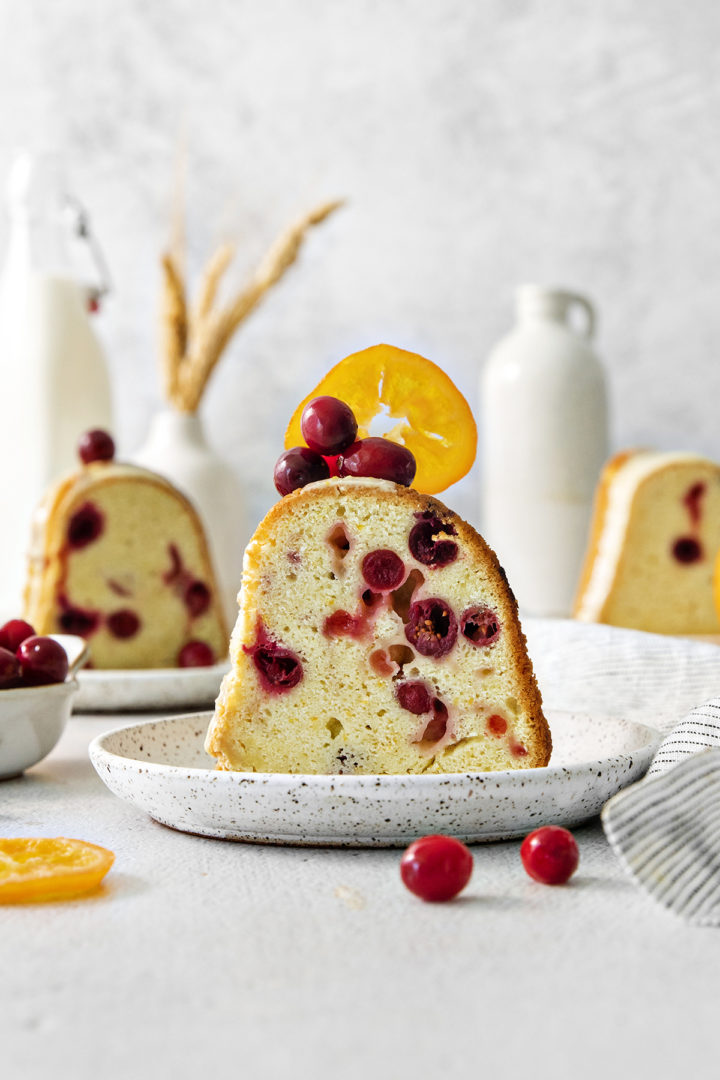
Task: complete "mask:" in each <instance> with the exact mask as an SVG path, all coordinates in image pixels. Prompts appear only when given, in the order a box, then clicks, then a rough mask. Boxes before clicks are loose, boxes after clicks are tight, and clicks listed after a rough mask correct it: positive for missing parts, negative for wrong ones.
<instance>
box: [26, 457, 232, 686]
mask: <svg viewBox="0 0 720 1080" xmlns="http://www.w3.org/2000/svg"><path fill="white" fill-rule="evenodd" d="M25 618H26V619H27V620H28V621H29V622H30V623H32V625H33V626H34V627H35V629H36V631H37V633H39V634H52V633H68V634H79V635H80V636H81V637H84V638H87V640H88V642H89V645H90V655H91V662H92V664H93V665H94V666H95V667H96V668H154V667H178V666H180V667H186V666H198V665H207V664H211V663H213V662H214V661H216V660H221V659H223V658H224V657H225V656H226V655H227V647H228V632H227V628H226V626H225V621H224V617H223V614H222V610H221V604H220V602H219V599H218V590H217V586H216V583H215V576H214V574H213V569H212V566H211V563H210V556H209V553H208V549H207V544H206V541H205V535H204V533H203V529H202V525H201V524H200V521H199V519H198V516H197V514H196V512H195V510H194V509H193V507H192V506H191V504H190V503H189V502H188V500H187V499H186V498H185V497H184V496H183V495H181V494H180V492H179V491H177V489H176V488H174V487H173V486H172V484H170V483H168V481H166V480H164V479H163V478H162V477H160V476H158V475H156V474H155V473H151V472H148V471H147V470H145V469H140V468H137V467H135V466H131V465H120V464H114V463H113V462H110V461H94V462H92V463H90V464H88V465H86V466H84V467H83V468H81V469H79V470H78V471H77V472H75V473H73V474H71V475H70V476H67V477H65V478H64V479H62V480H61V481H59V482H58V483H57V484H56V485H55V486H54V487H53V488H52V489H51V490H50V491H49V492H48V493H47V495H46V497H45V499H44V500H43V502H42V503H41V505H40V506H39V508H38V510H37V512H36V515H35V519H34V522H33V530H32V540H31V550H30V558H29V574H28V581H27V586H26V590H25Z"/></svg>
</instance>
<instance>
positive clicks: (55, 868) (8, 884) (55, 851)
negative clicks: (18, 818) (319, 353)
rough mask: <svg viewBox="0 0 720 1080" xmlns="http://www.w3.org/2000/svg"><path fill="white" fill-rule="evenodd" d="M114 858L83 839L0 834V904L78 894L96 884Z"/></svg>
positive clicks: (52, 898)
mask: <svg viewBox="0 0 720 1080" xmlns="http://www.w3.org/2000/svg"><path fill="white" fill-rule="evenodd" d="M114 860H115V856H114V855H113V853H112V851H108V850H107V848H102V847H97V846H96V845H95V844H88V843H87V842H86V841H85V840H68V839H67V838H66V837H64V836H56V837H54V838H48V837H38V836H34V837H15V838H13V839H3V838H0V904H17V903H23V902H26V901H32V900H66V899H71V898H72V897H74V896H81V895H82V894H83V893H88V892H90V891H91V890H93V889H96V888H97V887H98V885H99V884H100V882H101V881H102V879H103V878H104V877H105V875H106V874H107V872H108V870H109V869H110V867H111V866H112V864H113V862H114Z"/></svg>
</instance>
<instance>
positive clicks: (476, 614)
mask: <svg viewBox="0 0 720 1080" xmlns="http://www.w3.org/2000/svg"><path fill="white" fill-rule="evenodd" d="M460 629H461V631H462V634H463V637H466V638H467V639H468V641H470V642H472V644H473V645H479V646H483V645H492V644H493V642H495V641H497V639H498V637H499V636H500V623H499V621H498V617H497V615H496V614H495V612H494V611H491V610H490V608H487V607H471V608H468V609H467V610H466V611H464V612H463V614H462V618H461V619H460Z"/></svg>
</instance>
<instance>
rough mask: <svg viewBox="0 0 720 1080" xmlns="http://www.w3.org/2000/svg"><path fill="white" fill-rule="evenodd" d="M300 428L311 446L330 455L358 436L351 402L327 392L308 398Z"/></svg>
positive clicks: (349, 444)
mask: <svg viewBox="0 0 720 1080" xmlns="http://www.w3.org/2000/svg"><path fill="white" fill-rule="evenodd" d="M300 428H301V430H302V435H303V439H304V440H305V442H306V443H307V444H308V446H309V447H310V449H311V450H316V451H317V452H318V454H324V455H329V456H334V455H335V454H339V453H341V452H342V451H343V450H347V448H348V446H351V445H352V443H354V442H355V438H356V436H357V420H356V419H355V414H354V413H353V411H352V409H351V408H350V406H349V405H346V404H345V402H344V401H340V399H339V398H336V397H329V396H328V395H323V396H321V397H316V398H313V399H312V400H311V401H308V403H307V405H306V406H305V408H304V409H303V414H302V419H301V421H300Z"/></svg>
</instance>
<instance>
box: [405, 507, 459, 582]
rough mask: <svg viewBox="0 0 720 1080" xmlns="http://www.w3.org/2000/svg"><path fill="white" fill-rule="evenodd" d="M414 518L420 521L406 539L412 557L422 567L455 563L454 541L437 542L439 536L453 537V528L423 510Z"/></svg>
mask: <svg viewBox="0 0 720 1080" xmlns="http://www.w3.org/2000/svg"><path fill="white" fill-rule="evenodd" d="M415 517H417V518H419V519H420V520H419V521H418V523H417V524H416V525H413V527H412V529H411V530H410V536H409V537H408V547H409V548H410V552H411V554H412V555H413V558H415V559H417V561H418V562H419V563H422V564H423V566H432V567H433V568H437V567H439V566H447V565H448V564H449V563H451V562H455V559H457V554H458V546H457V544H456V543H455V541H454V540H437V539H436V537H437V536H438V535H439V534H441V533H442V534H444V535H445V536H455V526H454V525H449V524H446V523H445V522H444V521H441V519H440V518H439V517H437V516H436V515H435V514H433V513H432V511H430V510H425V511H423V512H422V513H420V514H416V515H415Z"/></svg>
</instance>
